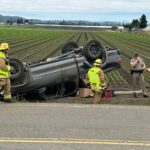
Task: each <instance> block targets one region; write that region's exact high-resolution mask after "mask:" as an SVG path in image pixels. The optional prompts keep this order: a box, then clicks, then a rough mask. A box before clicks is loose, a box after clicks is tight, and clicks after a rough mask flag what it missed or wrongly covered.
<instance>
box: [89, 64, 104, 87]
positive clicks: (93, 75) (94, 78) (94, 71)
mask: <svg viewBox="0 0 150 150" xmlns="http://www.w3.org/2000/svg"><path fill="white" fill-rule="evenodd" d="M100 71H101V69H100V68H97V67H95V66H94V67H93V68H91V69H90V70H89V71H88V78H89V82H90V83H92V84H93V83H95V84H97V85H100V84H101V82H100Z"/></svg>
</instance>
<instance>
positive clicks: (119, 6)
mask: <svg viewBox="0 0 150 150" xmlns="http://www.w3.org/2000/svg"><path fill="white" fill-rule="evenodd" d="M0 6H1V7H0V14H2V15H17V16H22V17H26V18H39V19H43V20H59V19H61V20H62V19H67V20H68V19H69V20H89V21H121V22H123V21H131V20H132V19H135V18H137V19H138V18H140V17H141V15H142V14H145V15H146V16H147V19H148V20H150V0H0Z"/></svg>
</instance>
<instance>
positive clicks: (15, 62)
mask: <svg viewBox="0 0 150 150" xmlns="http://www.w3.org/2000/svg"><path fill="white" fill-rule="evenodd" d="M9 60H10V63H9V64H10V66H11V67H12V68H13V70H12V71H11V76H10V79H11V80H15V79H18V78H20V77H21V76H22V75H23V71H24V66H23V63H22V62H21V61H20V60H19V59H16V58H10V59H9Z"/></svg>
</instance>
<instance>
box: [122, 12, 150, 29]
mask: <svg viewBox="0 0 150 150" xmlns="http://www.w3.org/2000/svg"><path fill="white" fill-rule="evenodd" d="M147 23H148V22H147V19H146V15H145V14H143V15H142V16H141V18H139V19H133V20H132V22H131V23H130V24H123V27H124V28H128V29H129V30H130V31H131V30H132V29H137V30H139V29H144V28H146V27H147Z"/></svg>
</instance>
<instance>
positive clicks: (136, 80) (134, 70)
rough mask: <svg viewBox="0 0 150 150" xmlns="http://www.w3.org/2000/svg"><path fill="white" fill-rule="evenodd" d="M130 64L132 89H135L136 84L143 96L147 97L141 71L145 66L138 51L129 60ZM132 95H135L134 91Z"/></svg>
mask: <svg viewBox="0 0 150 150" xmlns="http://www.w3.org/2000/svg"><path fill="white" fill-rule="evenodd" d="M130 65H131V75H132V78H133V89H134V90H136V87H137V85H138V86H139V87H140V89H142V94H143V97H145V98H147V97H148V95H147V93H146V88H145V85H144V75H143V72H144V70H145V68H146V66H145V63H144V61H143V59H142V58H141V57H140V56H139V54H138V53H135V55H134V58H132V59H131V61H130ZM134 97H137V93H136V92H134Z"/></svg>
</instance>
